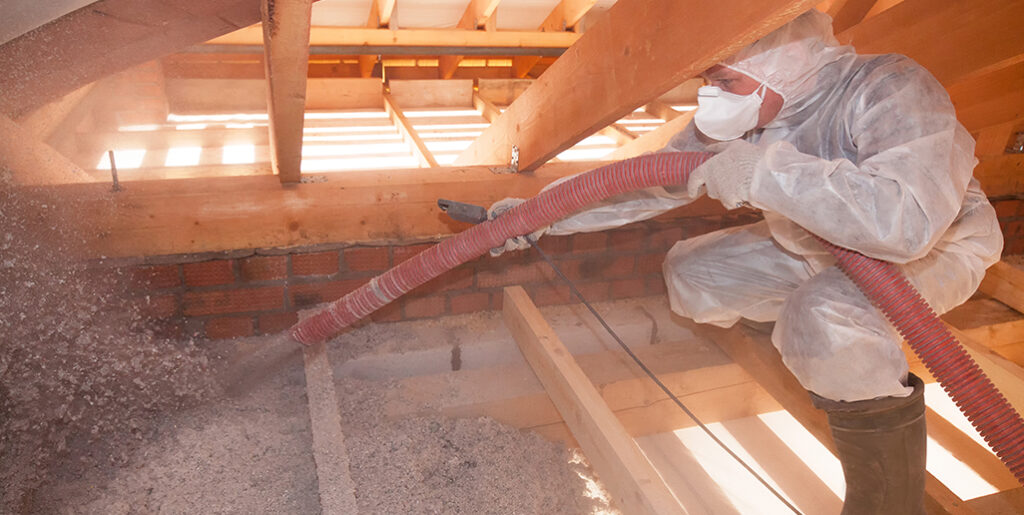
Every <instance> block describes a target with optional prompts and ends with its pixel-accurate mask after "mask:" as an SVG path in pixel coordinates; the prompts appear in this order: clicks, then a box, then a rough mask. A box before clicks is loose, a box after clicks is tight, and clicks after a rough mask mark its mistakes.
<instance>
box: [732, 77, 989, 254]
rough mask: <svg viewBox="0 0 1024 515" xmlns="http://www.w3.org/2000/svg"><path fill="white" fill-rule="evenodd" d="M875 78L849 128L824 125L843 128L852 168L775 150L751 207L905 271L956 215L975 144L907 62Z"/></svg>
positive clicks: (937, 88) (760, 170) (937, 91)
mask: <svg viewBox="0 0 1024 515" xmlns="http://www.w3.org/2000/svg"><path fill="white" fill-rule="evenodd" d="M872 73H874V74H880V75H879V76H878V77H875V79H877V80H869V81H867V83H868V84H872V85H871V86H870V87H865V88H864V91H862V92H860V93H859V95H858V96H857V99H856V101H855V102H851V105H850V107H849V111H848V112H847V113H846V116H845V117H844V118H845V119H841V120H831V121H830V123H833V124H846V128H847V130H848V132H849V135H850V137H851V138H852V140H853V144H854V145H855V146H856V148H857V159H856V161H857V162H853V161H851V160H848V159H835V160H826V159H821V158H819V157H816V156H814V155H809V154H805V153H802V152H800V150H799V149H797V148H796V147H794V146H793V145H792V144H790V143H787V142H782V141H780V142H776V143H772V144H770V145H768V146H767V148H766V153H765V157H764V158H763V159H762V160H761V161H760V162H759V163H758V165H757V168H756V169H755V172H754V177H753V180H752V183H751V204H752V205H754V206H755V207H757V208H760V209H764V210H770V211H774V212H776V213H778V214H781V215H783V216H785V217H786V218H789V219H790V220H792V221H794V222H795V223H797V224H798V225H800V226H802V227H803V228H805V229H807V230H808V231H810V232H812V233H814V234H817V235H818V236H821V237H822V238H824V239H826V240H828V241H831V242H832V243H835V244H836V245H840V246H843V247H847V248H850V249H853V250H856V251H858V252H861V253H864V254H866V255H869V256H871V257H875V258H878V259H883V260H886V261H893V262H897V263H906V262H909V261H912V260H915V259H918V258H920V257H922V256H924V255H925V254H926V253H927V252H928V251H929V250H930V249H931V248H932V246H933V245H934V244H935V243H936V242H937V241H938V240H939V239H940V237H941V236H942V234H943V233H944V232H945V231H946V229H947V228H948V227H949V226H950V224H951V223H952V222H953V220H954V219H955V217H956V215H957V213H958V212H959V210H960V207H961V204H962V202H963V198H964V194H965V192H966V190H967V185H968V182H969V181H970V179H971V172H972V170H973V168H974V163H975V162H976V161H975V159H974V155H973V154H974V141H973V140H972V139H971V137H970V135H969V134H967V132H966V131H965V130H964V129H963V127H961V126H960V125H959V123H957V121H956V118H955V113H954V112H953V106H952V104H951V103H950V102H949V97H948V96H947V95H946V92H945V91H944V90H943V89H942V86H941V85H940V84H939V83H938V82H937V81H936V80H935V79H934V78H932V77H931V76H930V75H929V74H928V73H927V72H926V71H925V70H924V69H923V68H921V67H920V66H917V65H914V64H913V63H910V65H908V62H907V61H904V62H901V63H894V65H893V66H891V67H889V66H883V67H880V68H879V69H876V70H874V71H873V72H872ZM822 130H823V131H827V130H829V129H827V128H824V127H823V128H822ZM812 151H813V149H812Z"/></svg>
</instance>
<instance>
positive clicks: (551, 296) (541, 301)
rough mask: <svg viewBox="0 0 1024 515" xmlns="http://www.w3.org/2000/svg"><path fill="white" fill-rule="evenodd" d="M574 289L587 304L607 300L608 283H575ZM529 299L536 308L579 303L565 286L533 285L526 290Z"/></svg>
mask: <svg viewBox="0 0 1024 515" xmlns="http://www.w3.org/2000/svg"><path fill="white" fill-rule="evenodd" d="M576 288H577V289H579V291H580V293H582V294H583V298H585V299H587V301H588V302H600V301H602V300H608V283H606V282H595V283H577V284H576ZM527 291H528V292H529V294H530V298H531V299H533V302H534V304H536V305H538V306H550V305H554V304H575V303H577V302H579V300H578V299H577V298H576V296H575V295H573V294H572V290H570V289H569V287H568V286H566V285H562V284H559V285H554V286H553V285H535V286H531V287H530V288H528V289H527Z"/></svg>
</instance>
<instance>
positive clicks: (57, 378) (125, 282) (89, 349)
mask: <svg viewBox="0 0 1024 515" xmlns="http://www.w3.org/2000/svg"><path fill="white" fill-rule="evenodd" d="M8 3H9V4H10V5H8V6H5V14H4V16H3V17H0V72H3V73H0V174H2V182H0V213H2V219H3V220H4V223H3V234H2V235H0V313H3V314H2V315H0V322H2V325H0V327H2V328H3V331H0V332H3V333H4V334H6V337H5V339H4V340H5V341H4V342H0V435H2V438H0V483H2V484H5V485H7V487H6V488H5V489H3V492H2V493H0V497H2V499H0V500H2V503H3V504H2V505H0V511H3V512H12V513H37V512H38V513H44V512H45V513H54V512H57V513H63V512H68V513H70V512H78V511H85V512H94V513H100V512H102V513H119V512H160V511H168V512H191V511H199V510H203V511H209V510H213V511H227V512H232V511H235V512H279V513H281V512H284V513H289V512H290V513H306V512H317V511H321V512H325V513H355V512H359V513H414V512H444V513H454V512H472V513H477V512H499V513H507V512H516V513H519V512H523V513H577V512H578V513H619V512H621V513H634V512H638V513H642V512H656V513H669V512H677V511H678V512H684V511H685V512H691V513H791V512H792V510H791V509H790V508H788V507H787V506H786V503H790V504H791V505H792V506H795V507H796V508H797V509H798V510H799V511H800V512H803V513H838V512H839V510H840V509H841V506H842V498H843V494H844V488H845V486H844V483H843V476H842V471H841V470H840V467H839V462H838V461H837V460H836V458H835V456H834V452H835V447H834V443H833V441H832V438H831V436H830V434H829V432H828V428H827V424H826V422H825V419H824V415H823V414H822V412H820V411H817V410H815V409H814V408H813V407H812V406H811V404H810V400H809V399H808V398H807V396H806V392H805V391H804V390H803V388H802V387H801V386H800V385H799V383H797V382H796V380H795V379H794V378H793V377H792V375H790V374H789V372H788V371H787V370H786V368H785V366H784V365H783V364H782V362H781V360H780V358H779V356H778V354H777V352H775V350H774V348H773V347H772V345H771V343H770V341H769V339H768V336H767V335H766V334H763V333H762V332H758V331H756V330H751V329H749V328H737V329H732V330H728V331H725V330H718V329H716V328H712V327H707V326H703V325H700V324H695V323H692V322H690V321H688V320H685V319H682V318H681V317H678V316H676V315H673V314H672V313H671V312H670V310H669V307H668V303H667V299H666V294H665V286H664V278H663V276H662V265H661V263H662V261H663V260H664V258H665V255H666V253H667V252H668V251H669V249H670V248H671V247H672V245H673V244H675V243H676V242H677V241H679V240H682V239H685V238H689V237H693V236H697V235H701V234H704V233H708V232H711V231H714V230H717V229H721V228H725V227H731V226H738V225H744V224H748V223H751V222H755V221H759V220H761V219H762V216H761V214H760V213H759V212H757V211H756V210H753V209H748V208H743V209H737V210H726V209H724V208H723V207H722V206H721V205H720V204H719V203H718V202H716V201H713V200H710V199H707V198H704V199H701V200H700V201H697V202H695V203H693V204H690V205H687V206H684V207H682V208H679V209H676V210H674V211H671V212H668V213H666V214H664V215H661V216H659V217H657V218H654V219H651V220H647V221H644V222H640V223H637V224H633V225H629V226H627V227H623V228H620V229H615V230H611V231H604V232H597V233H583V234H574V235H571V236H547V237H545V240H544V242H543V243H544V247H545V248H546V249H547V250H548V252H549V253H550V254H551V255H552V259H553V261H554V262H555V263H556V264H557V265H558V266H559V267H560V268H561V269H562V270H564V272H565V274H566V275H567V276H568V277H569V278H570V279H571V280H572V281H573V283H574V284H575V286H576V287H578V288H579V289H580V290H581V291H582V292H583V293H584V295H585V296H586V297H587V298H588V299H589V300H591V301H593V302H594V303H595V304H596V306H597V309H598V311H599V312H600V313H601V314H602V316H604V317H606V318H607V319H608V322H609V324H610V325H611V326H612V327H613V328H614V329H615V330H616V331H617V332H619V333H620V334H621V335H622V336H623V338H624V339H625V340H626V341H627V343H629V344H630V345H631V346H633V347H634V349H635V351H636V352H637V354H638V355H639V356H640V358H641V359H642V360H644V361H645V362H646V363H648V364H650V365H651V368H652V369H654V372H655V373H656V374H657V375H658V376H659V377H660V378H661V379H662V380H663V381H664V382H665V383H666V385H667V387H668V389H669V390H670V391H671V392H672V394H673V395H675V396H678V397H679V398H680V399H681V400H682V401H683V402H684V403H686V405H687V406H689V407H690V408H692V410H693V411H694V412H695V413H696V414H697V415H698V416H699V417H700V418H701V419H702V420H703V421H704V422H705V423H707V424H708V426H709V427H710V429H711V430H712V431H713V432H714V433H715V434H716V435H717V436H718V437H719V438H720V439H721V440H723V441H724V442H725V443H726V444H727V445H728V446H729V447H730V449H732V450H733V451H734V452H736V453H737V454H738V455H739V456H740V457H741V458H742V459H743V460H744V461H745V462H747V463H748V464H750V465H751V468H752V469H753V470H754V472H756V473H757V474H759V475H760V476H761V477H763V478H765V479H766V482H767V483H768V484H769V485H770V486H771V488H774V489H776V490H777V491H778V492H780V493H781V497H782V498H783V499H784V501H782V500H780V499H779V498H777V497H776V496H774V495H772V494H771V492H770V491H769V490H768V489H766V488H765V487H764V485H762V484H761V483H760V482H758V481H757V479H756V478H755V477H754V476H752V475H751V474H750V473H749V472H748V471H746V470H744V469H743V468H742V467H741V466H739V465H738V464H737V463H736V462H735V461H734V460H733V459H732V458H731V457H729V456H728V455H727V454H726V452H725V451H723V450H722V449H721V448H720V447H718V446H717V445H715V444H714V443H713V442H711V441H710V440H709V439H708V438H707V436H706V434H705V433H704V432H703V431H701V430H700V429H699V428H698V427H696V425H695V423H694V422H693V421H692V420H690V419H689V418H688V417H686V416H685V415H684V414H683V413H682V412H681V411H679V410H678V408H676V407H675V406H674V404H673V403H672V402H671V399H670V398H669V396H668V395H667V394H665V392H663V391H661V390H659V389H657V388H656V387H655V386H654V385H653V383H651V382H650V380H649V378H647V377H646V375H644V373H643V372H642V371H641V370H640V369H638V368H637V367H636V366H635V365H634V364H632V362H631V361H630V360H629V359H628V358H627V357H625V355H624V354H623V353H622V352H621V350H619V349H618V347H617V346H616V345H615V343H614V341H612V339H611V338H610V337H609V336H608V335H607V334H606V333H605V332H604V330H603V329H602V328H601V327H600V325H599V324H598V322H597V321H596V320H595V319H594V318H593V317H592V316H591V315H590V314H589V313H588V312H586V310H584V309H583V308H581V307H580V306H579V305H578V304H577V301H576V299H575V298H574V297H573V295H572V294H571V292H570V290H569V288H568V287H567V286H566V285H565V284H564V283H563V282H561V280H560V279H559V278H558V277H557V276H556V275H555V274H554V273H553V272H552V271H551V269H550V267H549V266H548V265H547V264H546V263H545V262H544V261H543V260H541V259H540V258H539V257H538V256H537V255H536V254H535V253H533V251H526V252H520V253H510V254H506V255H503V256H501V257H498V258H493V259H488V258H481V259H478V260H475V261H471V262H469V263H466V264H465V265H462V266H460V267H459V268H456V269H455V270H453V271H451V272H449V273H448V274H446V275H444V276H442V277H440V278H438V279H435V280H433V281H431V282H428V283H427V284H425V285H423V286H420V287H418V288H416V289H415V290H413V291H412V292H411V293H410V294H409V295H406V296H404V297H402V298H400V299H399V300H397V301H395V302H394V303H392V304H390V305H388V306H387V307H386V308H383V309H381V310H380V311H378V312H376V313H374V314H373V315H372V316H371V317H369V318H368V319H367V320H366V321H364V322H363V323H362V325H360V326H358V327H355V328H354V329H352V330H350V331H348V332H346V333H344V334H342V335H340V336H338V337H337V338H335V339H333V340H331V341H330V342H328V344H326V345H324V346H320V347H313V348H302V349H300V348H299V347H297V346H295V345H294V342H291V341H290V340H289V339H288V338H287V332H286V331H287V329H288V328H290V327H291V326H292V325H293V324H295V323H296V322H297V321H298V320H299V319H300V317H303V316H305V315H306V314H307V313H308V312H309V311H310V310H313V309H315V308H318V307H320V306H321V305H322V304H324V303H326V302H331V301H334V300H336V299H338V298H340V297H342V296H343V295H345V294H347V293H349V292H351V291H354V290H356V289H357V288H359V287H361V286H362V285H364V284H366V283H367V282H368V281H370V280H371V279H372V278H374V277H376V276H377V275H379V274H381V273H382V272H384V271H386V270H388V269H390V268H392V267H394V266H396V265H399V264H401V263H403V262H405V261H406V260H408V259H410V258H411V257H412V256H415V255H416V254H418V253H419V252H421V251H424V250H426V249H428V248H430V247H431V246H433V245H434V244H435V243H437V242H439V241H444V240H446V239H447V238H449V237H451V236H452V235H454V234H457V233H460V232H462V231H464V230H466V229H468V228H469V227H470V225H469V224H468V223H465V222H459V221H455V220H453V219H451V218H450V217H448V216H447V215H445V214H444V213H442V212H441V211H440V210H439V209H438V207H437V204H436V202H437V200H438V199H439V198H446V199H452V200H457V201H460V202H466V203H469V204H475V205H480V206H489V205H491V204H493V203H494V202H495V201H498V200H500V199H502V198H505V197H522V198H528V197H531V196H534V195H536V194H537V193H538V192H539V191H540V190H541V189H542V188H543V187H545V186H547V185H548V184H550V183H552V182H554V181H556V180H558V179H560V178H563V177H567V176H570V175H574V174H577V173H580V172H583V171H587V170H590V169H593V168H596V167H599V166H602V165H605V164H608V163H610V162H614V161H620V160H623V159H627V158H631V157H635V156H639V155H642V154H644V153H648V152H654V151H657V150H659V149H661V148H663V147H664V146H665V145H666V144H667V142H668V141H669V139H670V138H671V137H672V136H673V135H675V134H678V133H679V132H680V131H682V130H683V129H685V128H686V127H687V126H688V125H689V123H690V122H691V120H692V118H693V116H694V113H695V109H696V107H697V89H698V88H699V87H700V86H701V85H702V84H703V81H702V79H700V78H699V77H698V75H699V74H700V72H702V71H703V70H705V69H707V68H708V67H709V66H711V65H713V64H715V63H716V62H718V61H719V60H721V59H722V58H723V57H726V56H728V55H730V54H731V53H732V52H734V51H736V50H737V49H738V48H741V47H743V46H744V45H746V44H748V43H750V42H752V41H754V40H756V39H758V38H759V37H761V36H763V35H765V34H767V33H768V32H770V31H771V30H773V29H775V28H777V27H779V26H781V25H782V24H784V23H786V22H788V21H789V20H791V19H793V18H794V17H795V16H797V15H798V14H799V13H801V12H803V11H805V10H807V9H811V8H816V9H818V10H821V11H823V12H827V13H828V14H830V15H831V16H832V18H833V28H834V31H835V34H836V36H837V38H838V39H839V41H840V42H842V43H844V44H851V45H853V46H854V47H855V48H856V49H857V51H858V52H859V53H863V54H872V53H875V54H881V53H900V54H904V55H907V56H909V57H911V58H913V59H914V60H916V61H917V62H919V63H920V64H922V65H923V66H924V67H925V68H927V69H928V71H930V72H931V73H932V74H933V75H934V76H935V77H936V78H937V79H938V80H939V82H941V84H942V86H943V87H944V88H945V89H946V92H947V93H948V94H949V97H950V99H951V100H952V102H953V105H954V106H955V108H956V113H957V118H958V119H959V121H960V122H961V123H962V124H963V125H964V126H965V127H966V128H967V130H968V131H969V132H970V133H971V135H972V136H973V137H974V139H975V140H976V142H977V145H976V147H975V155H976V157H977V158H978V161H979V163H978V165H977V167H976V168H975V172H974V175H975V177H976V178H977V179H978V180H979V181H980V183H981V185H982V188H983V189H984V191H985V193H986V194H987V195H988V197H989V200H990V202H991V203H992V204H993V206H995V208H996V211H997V214H998V217H999V222H1000V228H1001V230H1002V231H1003V235H1004V239H1005V242H1006V245H1005V250H1004V260H1003V262H1000V263H998V264H997V265H996V266H994V267H993V268H991V269H990V270H989V272H988V275H987V276H986V278H985V280H984V281H983V282H982V284H981V287H980V290H979V293H978V294H976V295H975V297H974V298H972V299H971V300H970V301H968V302H967V303H966V304H964V305H963V306H961V307H959V308H957V309H956V310H954V311H952V312H950V313H948V314H946V315H945V316H944V320H945V322H946V323H947V324H948V325H949V326H951V327H953V328H954V329H955V330H956V334H957V335H958V336H959V337H960V339H961V341H962V342H964V343H965V344H966V346H967V348H968V350H969V352H970V353H971V354H972V356H973V357H974V359H975V360H976V361H978V363H979V364H980V365H981V367H982V368H983V369H984V370H985V371H986V372H987V373H988V374H989V375H990V377H991V378H992V380H993V382H994V383H995V384H996V386H997V387H999V388H1000V390H1001V391H1002V392H1003V394H1004V395H1005V396H1006V398H1007V399H1008V401H1009V402H1010V404H1011V405H1013V406H1014V407H1017V408H1018V409H1019V408H1020V407H1021V406H1022V403H1024V397H1022V395H1024V370H1022V368H1021V367H1022V366H1024V315H1022V314H1021V312H1022V311H1024V294H1022V293H1021V291H1022V288H1024V272H1022V270H1021V260H1020V256H1019V255H1020V254H1021V253H1024V236H1022V235H1024V230H1022V227H1024V200H1022V196H1024V181H1022V177H1024V175H1022V174H1024V153H1022V151H1024V147H1022V145H1024V143H1022V142H1024V136H1022V134H1024V58H1022V57H1024V31H1021V30H1020V28H1019V20H1022V19H1024V1H1021V0H977V1H974V2H970V3H964V2H956V1H953V0H942V1H935V0H929V1H925V0H902V1H901V0H831V1H829V0H826V1H822V2H815V1H813V0H762V1H753V0H721V1H718V2H713V3H710V2H680V1H679V0H617V1H616V0H433V1H430V2H421V1H417V0H319V1H313V0H206V1H199V0H176V1H174V2H169V3H168V2H166V1H161V0H136V1H123V0H100V1H96V2H92V1H89V0H61V1H55V2H45V4H46V5H42V4H41V3H39V2H29V1H26V0H14V1H12V2H8ZM563 351H564V352H563ZM907 352H908V354H907V356H908V362H909V363H910V367H911V370H912V371H913V372H915V373H916V374H918V375H920V376H921V377H922V378H924V379H925V381H926V383H928V384H927V387H926V389H927V394H926V398H927V406H928V408H927V411H926V417H927V421H928V431H929V440H928V455H929V458H928V459H929V462H928V473H929V475H928V482H927V489H926V494H927V509H928V511H929V513H966V512H977V513H1016V512H1021V511H1024V493H1022V492H1024V491H1022V490H1021V489H1020V486H1019V484H1018V483H1017V481H1016V480H1015V479H1014V477H1013V476H1012V474H1010V473H1009V472H1008V471H1007V470H1006V469H1005V467H1003V465H1002V464H1001V463H1000V461H999V459H998V458H997V457H996V456H995V454H994V453H992V452H991V451H990V450H989V449H988V447H987V446H986V444H985V443H984V441H983V440H982V439H981V437H980V436H979V435H978V433H977V432H976V431H975V430H974V429H973V428H971V427H970V423H969V422H968V421H967V420H966V419H965V418H964V417H963V416H962V415H961V414H960V413H959V411H958V410H957V409H956V407H955V406H953V404H952V401H951V400H949V398H948V397H947V396H946V394H945V393H944V392H943V391H942V390H941V388H939V385H938V384H937V383H936V382H935V380H934V378H933V377H932V376H931V375H930V374H929V373H928V371H927V370H926V369H925V368H924V365H922V363H921V362H920V360H918V359H917V358H916V357H915V356H914V355H913V353H912V352H911V351H909V349H908V350H907ZM562 357H567V359H565V360H562ZM524 470H528V471H530V473H529V474H524V473H523V471H524ZM651 485H653V486H651Z"/></svg>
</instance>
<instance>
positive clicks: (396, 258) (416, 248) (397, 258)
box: [391, 243, 434, 266]
mask: <svg viewBox="0 0 1024 515" xmlns="http://www.w3.org/2000/svg"><path fill="white" fill-rule="evenodd" d="M433 246H434V244H433V243H423V244H420V245H406V246H404V247H394V248H392V249H391V252H392V259H393V263H394V265H392V266H395V265H398V264H399V263H401V262H402V261H405V260H407V259H409V258H411V257H413V256H415V255H416V254H419V253H420V252H423V251H424V250H427V249H429V248H430V247H433Z"/></svg>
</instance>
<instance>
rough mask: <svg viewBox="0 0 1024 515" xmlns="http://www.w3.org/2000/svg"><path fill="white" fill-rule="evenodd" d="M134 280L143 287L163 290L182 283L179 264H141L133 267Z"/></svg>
mask: <svg viewBox="0 0 1024 515" xmlns="http://www.w3.org/2000/svg"><path fill="white" fill-rule="evenodd" d="M132 282H133V283H134V284H135V285H136V286H138V287H141V288H148V289H151V290H162V289H166V288H174V287H175V286H180V285H181V274H180V273H179V272H178V265H154V266H140V267H138V268H134V269H132Z"/></svg>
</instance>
